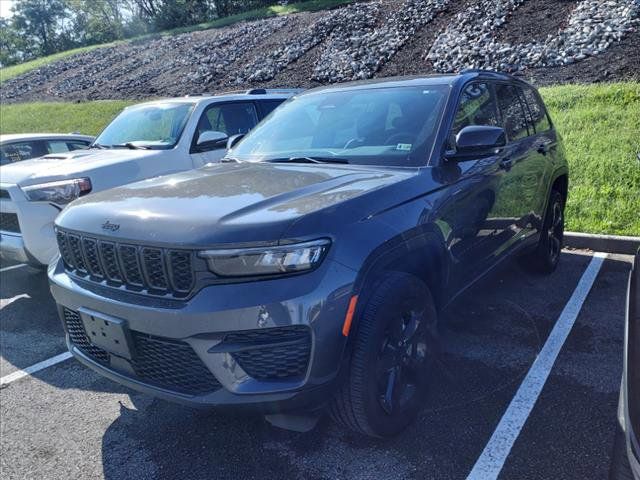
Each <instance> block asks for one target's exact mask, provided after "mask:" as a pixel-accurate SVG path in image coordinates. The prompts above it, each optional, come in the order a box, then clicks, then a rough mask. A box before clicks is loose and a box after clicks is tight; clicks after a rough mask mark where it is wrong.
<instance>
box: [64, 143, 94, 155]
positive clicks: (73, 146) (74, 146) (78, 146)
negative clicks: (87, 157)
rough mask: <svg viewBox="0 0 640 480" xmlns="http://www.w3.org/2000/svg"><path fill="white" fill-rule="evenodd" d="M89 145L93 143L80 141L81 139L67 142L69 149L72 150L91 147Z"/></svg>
mask: <svg viewBox="0 0 640 480" xmlns="http://www.w3.org/2000/svg"><path fill="white" fill-rule="evenodd" d="M89 145H91V144H90V143H86V142H80V141H77V142H76V141H73V142H67V148H68V149H69V151H70V152H71V151H73V150H85V149H87V148H89Z"/></svg>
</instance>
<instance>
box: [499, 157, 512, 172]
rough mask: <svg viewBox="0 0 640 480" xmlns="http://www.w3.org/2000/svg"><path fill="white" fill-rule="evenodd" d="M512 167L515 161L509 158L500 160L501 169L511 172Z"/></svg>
mask: <svg viewBox="0 0 640 480" xmlns="http://www.w3.org/2000/svg"><path fill="white" fill-rule="evenodd" d="M512 166H513V160H512V159H511V158H509V157H507V158H503V159H502V160H500V168H503V169H505V170H507V171H509V170H511V167H512Z"/></svg>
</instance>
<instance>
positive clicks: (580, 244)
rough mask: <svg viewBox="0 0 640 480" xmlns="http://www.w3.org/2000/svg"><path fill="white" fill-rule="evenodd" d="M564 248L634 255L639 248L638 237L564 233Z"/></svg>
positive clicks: (639, 240) (639, 241)
mask: <svg viewBox="0 0 640 480" xmlns="http://www.w3.org/2000/svg"><path fill="white" fill-rule="evenodd" d="M564 246H565V247H570V248H586V249H589V250H593V251H598V252H607V253H621V254H625V255H635V254H636V252H637V251H638V249H639V248H640V237H627V236H618V235H595V234H592V233H579V232H564Z"/></svg>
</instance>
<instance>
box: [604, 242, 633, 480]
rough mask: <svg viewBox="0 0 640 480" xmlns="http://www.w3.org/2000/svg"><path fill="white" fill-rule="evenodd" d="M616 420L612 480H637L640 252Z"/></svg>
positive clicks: (630, 294)
mask: <svg viewBox="0 0 640 480" xmlns="http://www.w3.org/2000/svg"><path fill="white" fill-rule="evenodd" d="M618 418H619V423H620V427H621V428H620V431H619V434H618V437H617V438H616V444H615V448H614V455H613V464H612V470H611V479H612V480H640V250H638V253H637V254H636V257H635V259H634V265H633V268H632V270H631V273H630V274H629V289H628V291H627V315H626V326H625V349H624V372H623V375H622V387H621V388H620V404H619V408H618Z"/></svg>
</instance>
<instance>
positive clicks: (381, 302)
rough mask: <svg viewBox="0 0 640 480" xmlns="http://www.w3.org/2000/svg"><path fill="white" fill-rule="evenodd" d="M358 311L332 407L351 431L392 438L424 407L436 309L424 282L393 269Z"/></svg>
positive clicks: (340, 422) (337, 418) (336, 415)
mask: <svg viewBox="0 0 640 480" xmlns="http://www.w3.org/2000/svg"><path fill="white" fill-rule="evenodd" d="M359 310H360V313H359V321H358V323H357V331H356V332H355V335H356V337H355V338H354V339H353V345H352V347H353V348H352V350H351V358H350V360H351V361H350V363H349V367H348V369H349V370H348V372H347V373H346V375H344V377H343V379H342V382H341V385H340V387H339V389H338V391H337V393H336V395H335V397H334V398H333V400H332V402H331V404H330V409H329V410H330V413H331V416H332V417H333V419H334V420H335V421H336V422H337V423H339V424H341V425H343V426H345V427H347V428H349V429H351V430H354V431H356V432H358V433H361V434H365V435H369V436H374V437H388V436H392V435H395V434H397V433H399V432H400V431H401V430H403V429H404V428H405V427H406V426H407V425H409V424H410V423H411V422H412V421H413V420H414V419H415V417H416V416H417V414H418V412H419V411H420V408H421V406H422V405H423V399H424V395H425V392H426V387H427V384H428V381H429V375H428V373H429V371H428V370H429V369H428V364H429V360H428V355H427V344H428V338H429V337H428V336H429V332H430V331H431V328H432V327H433V326H434V325H435V323H436V318H437V314H436V309H435V305H434V302H433V298H432V296H431V293H430V292H429V289H428V288H427V286H426V285H425V284H424V282H422V281H421V280H420V279H418V278H417V277H415V276H413V275H409V274H406V273H399V272H390V273H389V274H388V276H387V277H386V278H385V279H384V280H383V281H382V282H380V283H379V284H378V285H377V286H376V287H375V290H374V291H373V292H372V294H371V296H370V297H369V300H368V301H367V303H366V304H365V305H362V306H361V307H359ZM354 326H355V325H354ZM352 334H354V333H352Z"/></svg>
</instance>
